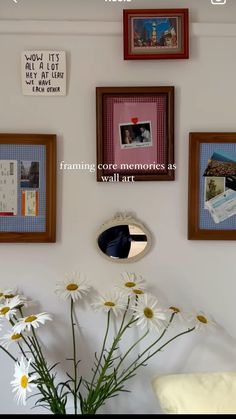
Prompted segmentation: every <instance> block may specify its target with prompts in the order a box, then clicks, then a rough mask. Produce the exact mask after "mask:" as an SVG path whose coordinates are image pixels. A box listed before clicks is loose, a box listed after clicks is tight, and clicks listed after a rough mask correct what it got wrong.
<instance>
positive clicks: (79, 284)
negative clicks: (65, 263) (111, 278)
mask: <svg viewBox="0 0 236 419" xmlns="http://www.w3.org/2000/svg"><path fill="white" fill-rule="evenodd" d="M89 289H90V285H89V284H88V283H87V281H86V279H85V278H82V276H81V275H80V274H77V273H73V274H72V275H66V279H65V281H64V282H61V283H59V284H58V285H57V287H56V291H55V292H56V294H58V295H59V297H61V298H64V299H65V300H67V299H68V298H72V300H73V301H74V302H75V301H77V300H78V299H79V298H82V297H83V296H85V295H87V294H88V292H89Z"/></svg>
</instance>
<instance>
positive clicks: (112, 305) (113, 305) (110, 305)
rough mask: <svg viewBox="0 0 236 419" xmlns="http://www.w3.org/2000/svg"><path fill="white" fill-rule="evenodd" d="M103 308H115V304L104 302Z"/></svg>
mask: <svg viewBox="0 0 236 419" xmlns="http://www.w3.org/2000/svg"><path fill="white" fill-rule="evenodd" d="M104 306H106V307H115V303H113V302H112V301H106V302H105V303H104Z"/></svg>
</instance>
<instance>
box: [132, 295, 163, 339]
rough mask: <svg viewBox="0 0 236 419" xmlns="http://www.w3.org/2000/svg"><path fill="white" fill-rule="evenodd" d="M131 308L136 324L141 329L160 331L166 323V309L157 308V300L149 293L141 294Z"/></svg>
mask: <svg viewBox="0 0 236 419" xmlns="http://www.w3.org/2000/svg"><path fill="white" fill-rule="evenodd" d="M131 308H132V310H133V311H134V315H135V318H136V319H137V325H138V326H140V327H141V328H142V329H144V328H148V329H156V330H158V331H160V330H163V328H165V327H167V325H168V321H169V313H168V311H167V310H163V309H161V308H158V300H157V299H156V297H154V296H152V295H150V294H144V295H141V296H140V298H139V299H138V301H137V303H136V305H134V306H133V307H131Z"/></svg>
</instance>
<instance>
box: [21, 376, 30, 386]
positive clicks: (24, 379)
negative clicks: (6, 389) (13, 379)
mask: <svg viewBox="0 0 236 419" xmlns="http://www.w3.org/2000/svg"><path fill="white" fill-rule="evenodd" d="M28 381H29V380H28V377H27V376H26V375H22V377H21V380H20V385H21V387H22V388H27V386H28Z"/></svg>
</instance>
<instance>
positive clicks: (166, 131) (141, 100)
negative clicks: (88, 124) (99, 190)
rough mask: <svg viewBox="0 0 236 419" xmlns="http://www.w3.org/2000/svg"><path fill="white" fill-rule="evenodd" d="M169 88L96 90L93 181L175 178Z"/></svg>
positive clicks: (172, 89) (105, 88) (172, 104)
mask: <svg viewBox="0 0 236 419" xmlns="http://www.w3.org/2000/svg"><path fill="white" fill-rule="evenodd" d="M175 169H176V165H175V163H174V87H172V86H170V87H98V88H97V180H98V181H99V182H126V181H127V182H129V181H133V182H134V181H155V180H167V181H168V180H174V179H175Z"/></svg>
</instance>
